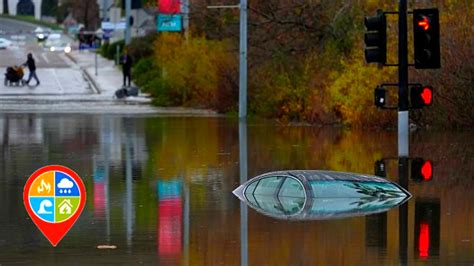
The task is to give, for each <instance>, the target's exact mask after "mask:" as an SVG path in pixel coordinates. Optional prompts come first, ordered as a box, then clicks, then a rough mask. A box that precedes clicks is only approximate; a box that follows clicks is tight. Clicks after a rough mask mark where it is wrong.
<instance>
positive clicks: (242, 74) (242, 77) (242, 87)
mask: <svg viewBox="0 0 474 266" xmlns="http://www.w3.org/2000/svg"><path fill="white" fill-rule="evenodd" d="M245 117H247V0H240V71H239V118H245Z"/></svg>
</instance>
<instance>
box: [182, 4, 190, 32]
mask: <svg viewBox="0 0 474 266" xmlns="http://www.w3.org/2000/svg"><path fill="white" fill-rule="evenodd" d="M181 10H182V12H183V29H184V37H185V39H186V40H188V39H189V0H182V2H181Z"/></svg>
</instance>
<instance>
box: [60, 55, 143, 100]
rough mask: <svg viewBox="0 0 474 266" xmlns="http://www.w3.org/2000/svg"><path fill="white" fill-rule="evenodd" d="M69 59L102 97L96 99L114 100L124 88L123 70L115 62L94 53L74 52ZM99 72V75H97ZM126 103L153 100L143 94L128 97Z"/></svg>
mask: <svg viewBox="0 0 474 266" xmlns="http://www.w3.org/2000/svg"><path fill="white" fill-rule="evenodd" d="M67 56H68V57H69V59H71V60H72V61H73V62H74V63H76V64H77V65H78V66H79V67H80V69H81V70H82V71H83V73H84V74H85V76H86V78H87V79H88V81H89V82H90V83H91V86H92V89H93V91H94V92H95V93H97V94H98V95H100V96H95V97H94V98H104V99H113V98H114V96H115V91H117V90H118V89H120V88H122V83H123V76H122V70H121V69H120V68H119V66H116V65H115V62H114V61H112V60H108V59H106V58H104V57H102V56H100V55H97V66H96V54H95V53H94V52H92V51H88V50H86V51H72V52H71V53H69V54H67ZM96 71H97V75H96ZM124 100H125V101H133V102H142V103H150V102H151V99H150V98H148V97H147V95H144V94H141V93H140V95H139V96H138V97H128V98H126V99H124Z"/></svg>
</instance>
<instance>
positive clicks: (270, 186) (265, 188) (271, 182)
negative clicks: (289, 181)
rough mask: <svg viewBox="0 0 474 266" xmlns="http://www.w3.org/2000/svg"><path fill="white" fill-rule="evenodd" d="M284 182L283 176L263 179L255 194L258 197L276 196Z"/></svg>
mask: <svg viewBox="0 0 474 266" xmlns="http://www.w3.org/2000/svg"><path fill="white" fill-rule="evenodd" d="M282 180H283V177H282V176H272V177H266V178H262V179H260V182H258V184H257V188H256V189H255V192H254V193H255V194H258V195H273V194H275V192H276V190H277V189H278V186H279V185H280V182H281V181H282Z"/></svg>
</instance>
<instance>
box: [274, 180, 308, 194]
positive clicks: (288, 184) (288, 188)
mask: <svg viewBox="0 0 474 266" xmlns="http://www.w3.org/2000/svg"><path fill="white" fill-rule="evenodd" d="M278 196H279V197H298V198H304V197H305V193H304V187H303V185H302V184H301V183H300V182H299V181H298V180H296V179H294V178H286V179H285V181H284V182H283V185H282V186H281V189H280V192H279V194H278Z"/></svg>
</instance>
